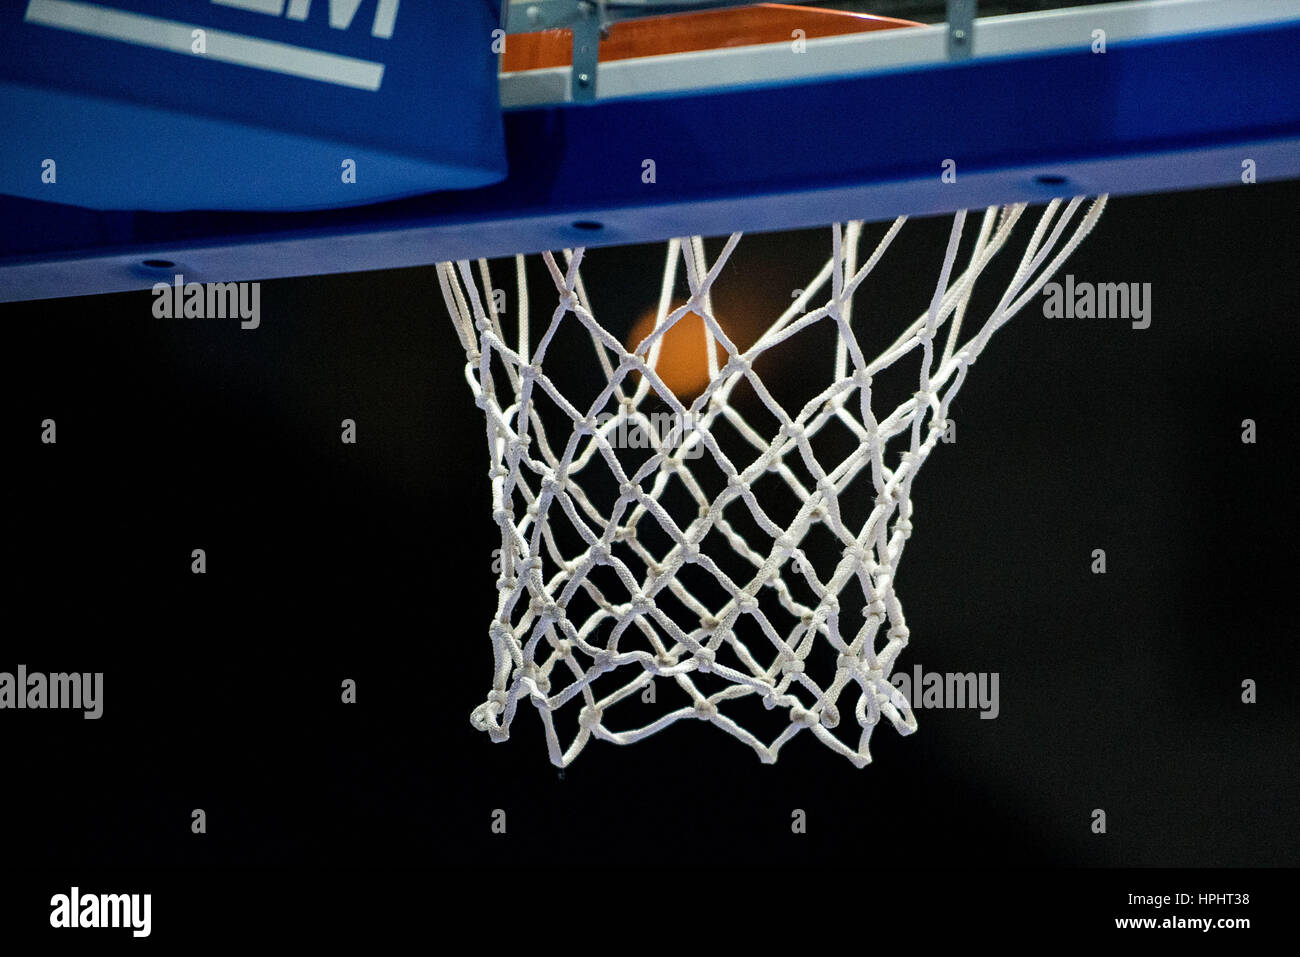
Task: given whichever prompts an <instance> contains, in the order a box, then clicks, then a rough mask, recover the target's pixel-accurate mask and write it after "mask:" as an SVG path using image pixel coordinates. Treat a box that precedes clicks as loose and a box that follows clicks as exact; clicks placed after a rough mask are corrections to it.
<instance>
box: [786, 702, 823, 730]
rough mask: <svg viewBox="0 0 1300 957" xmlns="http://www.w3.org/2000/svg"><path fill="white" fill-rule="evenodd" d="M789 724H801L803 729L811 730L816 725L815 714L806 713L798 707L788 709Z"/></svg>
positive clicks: (805, 710)
mask: <svg viewBox="0 0 1300 957" xmlns="http://www.w3.org/2000/svg"><path fill="white" fill-rule="evenodd" d="M790 723H791V724H802V725H803V726H804V727H805V728H811V727H813V726H814V725H816V724H817V712H815V711H808V710H807V709H805V708H801V707H799V705H795V706H794V707H793V708H791V709H790Z"/></svg>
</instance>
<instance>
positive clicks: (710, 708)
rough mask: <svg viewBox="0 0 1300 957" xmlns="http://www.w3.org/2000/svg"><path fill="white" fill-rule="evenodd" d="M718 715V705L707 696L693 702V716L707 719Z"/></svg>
mask: <svg viewBox="0 0 1300 957" xmlns="http://www.w3.org/2000/svg"><path fill="white" fill-rule="evenodd" d="M717 716H718V706H717V705H716V704H714V703H713V702H712V701H710V700H708V699H707V698H701V699H700V700H699V701H697V702H695V717H697V718H700V719H701V720H703V721H709V720H712V719H713V718H716V717H717Z"/></svg>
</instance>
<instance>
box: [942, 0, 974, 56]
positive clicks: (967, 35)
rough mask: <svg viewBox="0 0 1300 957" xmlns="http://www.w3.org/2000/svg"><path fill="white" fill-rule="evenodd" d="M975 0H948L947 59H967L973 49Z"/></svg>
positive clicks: (972, 52)
mask: <svg viewBox="0 0 1300 957" xmlns="http://www.w3.org/2000/svg"><path fill="white" fill-rule="evenodd" d="M975 2H976V0H948V59H949V60H969V59H970V58H971V56H972V55H973V54H974V51H975Z"/></svg>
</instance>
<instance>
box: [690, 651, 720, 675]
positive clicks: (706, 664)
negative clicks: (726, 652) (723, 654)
mask: <svg viewBox="0 0 1300 957" xmlns="http://www.w3.org/2000/svg"><path fill="white" fill-rule="evenodd" d="M694 659H695V667H696V670H698V671H702V672H704V673H705V674H706V675H707V674H708V673H709V672H711V671H712V670H713V666H714V664H715V663H716V662H717V660H718V656H717V655H716V654H714V653H713V651H711V650H710V649H708V648H701V649H700V650H699V651H697V652H695V655H694Z"/></svg>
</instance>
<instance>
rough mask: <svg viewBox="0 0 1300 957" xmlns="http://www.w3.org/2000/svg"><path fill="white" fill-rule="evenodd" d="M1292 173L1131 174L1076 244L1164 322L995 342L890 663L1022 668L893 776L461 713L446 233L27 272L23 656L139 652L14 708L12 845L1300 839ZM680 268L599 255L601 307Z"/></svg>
mask: <svg viewBox="0 0 1300 957" xmlns="http://www.w3.org/2000/svg"><path fill="white" fill-rule="evenodd" d="M1297 208H1300V183H1296V182H1289V183H1279V184H1260V185H1252V186H1240V187H1237V188H1235V189H1226V190H1216V191H1211V192H1202V193H1187V194H1181V195H1161V196H1150V197H1135V198H1119V199H1114V200H1112V203H1111V206H1110V208H1109V209H1108V210H1107V212H1106V213H1105V215H1104V216H1103V217H1102V219H1101V222H1100V225H1099V226H1098V228H1097V230H1096V231H1095V232H1094V233H1093V235H1092V236H1091V237H1090V238H1089V239H1088V240H1086V241H1085V243H1084V245H1083V247H1082V248H1081V249H1080V250H1079V251H1078V252H1077V253H1076V255H1075V256H1074V257H1073V259H1072V260H1070V262H1069V263H1068V264H1067V266H1066V267H1065V269H1064V271H1065V272H1071V273H1073V274H1074V275H1075V276H1076V277H1077V278H1078V279H1080V280H1089V281H1094V282H1149V283H1151V284H1152V289H1153V293H1152V295H1153V301H1154V308H1153V321H1152V324H1151V327H1150V328H1149V329H1147V330H1144V331H1137V330H1132V329H1130V328H1129V327H1128V324H1127V323H1126V322H1124V321H1122V320H1077V319H1076V320H1048V319H1045V318H1043V317H1042V315H1041V309H1040V307H1039V304H1038V303H1037V302H1035V303H1031V305H1030V306H1029V307H1027V308H1026V309H1025V311H1024V312H1022V313H1021V315H1020V316H1018V317H1017V318H1016V319H1015V320H1013V321H1012V323H1011V324H1010V325H1009V326H1008V327H1007V328H1006V329H1004V330H1002V331H1001V332H1000V333H999V334H998V335H997V336H996V337H994V339H993V341H992V343H991V345H990V346H989V348H988V350H987V351H986V353H985V355H984V356H983V358H981V360H980V361H979V362H978V363H977V365H976V366H975V367H973V368H972V371H971V375H970V377H969V379H968V381H967V383H966V385H965V386H964V387H963V390H962V392H961V393H960V395H959V397H958V399H957V401H956V404H955V405H954V409H953V417H954V419H955V420H956V421H957V423H958V441H957V443H956V444H955V445H951V446H948V445H941V446H939V447H938V449H937V450H936V452H935V454H934V455H933V456H932V457H931V459H930V460H929V462H928V464H927V465H926V468H925V469H924V470H923V471H922V473H921V476H920V478H919V479H918V481H917V485H916V491H915V495H914V500H915V503H916V516H915V526H916V531H915V533H914V534H913V536H912V539H911V541H910V542H909V545H908V549H907V556H906V560H905V561H904V562H903V565H902V570H901V574H900V579H899V588H900V594H901V596H902V598H903V602H904V607H905V608H906V610H907V613H908V624H909V627H910V629H911V634H912V642H911V645H910V647H909V648H908V650H907V651H906V652H905V654H904V656H903V658H902V659H901V662H900V667H902V668H904V669H906V670H908V671H909V672H910V670H911V668H912V666H913V665H914V664H916V663H920V664H921V665H923V666H924V668H925V670H926V671H962V672H965V671H996V672H998V673H999V674H1000V676H1001V687H1000V693H1001V715H1000V716H999V718H998V719H997V720H994V721H985V720H980V719H979V718H978V715H977V712H975V711H973V710H970V711H946V712H943V711H925V710H921V711H918V719H919V722H920V727H919V730H918V732H917V733H916V734H915V735H913V736H911V737H909V738H900V737H899V736H898V735H897V734H896V733H895V732H894V731H893V729H892V727H889V726H887V725H885V724H882V726H881V727H880V728H879V729H878V730H877V732H876V734H875V736H874V738H873V740H872V753H873V757H874V763H873V764H871V765H870V766H868V767H867V768H865V769H863V770H855V769H854V768H853V767H852V766H851V765H849V764H848V762H846V761H844V760H843V759H842V758H839V757H837V756H835V755H833V754H831V753H830V752H829V751H828V750H826V749H825V748H824V747H822V746H821V745H820V744H817V743H816V742H815V741H813V740H812V739H811V737H809V736H807V735H804V736H800V737H799V738H797V739H796V740H795V741H793V742H792V743H790V744H789V745H787V746H786V748H785V749H784V750H783V752H782V754H781V758H780V761H779V763H778V764H777V765H775V766H763V765H761V764H760V763H759V761H758V760H757V758H756V757H755V755H754V754H753V753H752V752H750V751H749V750H748V749H747V748H745V747H743V746H741V745H740V744H739V743H737V742H736V741H734V740H733V739H731V738H729V737H727V736H724V735H722V734H720V733H719V732H718V731H716V730H715V729H712V728H709V727H707V726H702V725H698V724H695V723H683V724H678V725H676V726H674V727H672V728H671V729H669V730H667V731H666V732H664V733H662V734H660V735H658V736H656V737H654V738H651V739H649V740H647V741H645V742H642V743H640V744H637V745H634V746H631V747H628V748H618V747H615V746H612V745H608V744H604V743H601V742H592V743H591V744H589V745H588V747H587V748H586V750H584V751H583V753H582V754H581V755H580V757H579V758H578V760H577V762H576V763H575V764H574V765H573V766H571V767H570V768H569V769H568V770H567V771H566V772H564V773H563V774H561V773H560V772H559V771H558V770H557V769H556V768H554V767H552V766H551V765H550V764H549V763H548V761H547V757H546V751H545V745H544V741H543V737H542V733H541V724H540V721H539V720H538V719H537V716H536V715H535V714H533V713H532V709H531V707H524V708H523V709H521V713H520V715H519V717H518V719H517V720H516V722H515V724H514V727H513V734H512V737H511V739H510V741H509V742H508V743H505V744H500V745H493V744H491V743H490V742H489V741H488V739H487V737H486V735H483V734H481V733H479V732H477V731H475V730H474V729H473V728H471V726H470V723H469V713H470V711H471V709H472V708H473V707H475V706H476V705H477V704H478V703H479V702H480V701H482V700H483V697H484V694H485V692H486V690H487V688H488V686H489V681H490V676H491V651H490V644H489V640H488V637H487V633H486V631H487V623H488V621H489V618H490V617H491V614H492V611H493V609H494V607H495V606H494V602H495V587H494V582H495V576H494V574H493V573H492V571H491V568H490V565H491V562H492V556H491V550H492V549H493V548H494V547H495V546H496V544H498V541H497V539H498V536H497V533H496V530H495V527H494V525H493V524H492V521H491V517H490V514H489V513H490V509H489V490H488V483H487V479H486V471H487V458H486V454H485V441H484V438H483V425H482V414H481V413H480V412H479V411H478V410H477V409H476V408H475V407H474V404H473V402H472V400H471V397H470V394H469V390H468V388H467V386H466V384H465V380H464V376H463V365H464V356H463V353H462V352H461V350H460V348H459V346H458V344H457V341H456V338H455V335H454V334H453V332H452V330H451V328H450V325H449V323H448V320H447V319H446V316H445V312H444V310H443V306H442V303H441V298H440V295H439V293H438V290H437V282H436V278H435V276H434V273H433V271H432V269H415V270H402V271H393V272H388V273H369V274H358V275H345V276H328V277H321V278H313V279H301V280H298V279H294V280H281V281H275V282H267V283H264V284H263V287H262V324H261V328H260V329H258V330H256V331H242V330H240V329H239V328H238V326H237V325H236V324H235V323H233V322H230V321H225V322H222V321H200V320H181V319H177V320H159V319H154V318H153V317H152V315H151V306H152V301H153V300H152V296H151V295H150V294H149V293H145V292H141V293H130V294H123V295H113V296H103V297H96V298H84V299H68V300H57V301H43V302H28V303H19V304H11V305H6V306H3V307H0V319H2V320H3V328H4V330H5V337H6V340H7V341H6V347H5V349H4V350H3V360H0V361H3V363H4V375H3V377H2V379H3V386H2V387H0V388H3V400H4V404H3V408H4V410H5V414H4V415H3V417H0V428H3V430H4V433H3V439H4V443H5V446H6V448H8V449H9V450H10V454H9V456H8V458H7V461H6V467H5V470H4V475H5V482H4V486H5V494H6V504H7V508H6V510H5V511H6V515H7V522H6V535H5V538H6V544H7V552H8V555H9V567H8V571H7V573H6V574H5V576H4V578H3V581H4V603H5V607H6V608H7V609H8V610H9V614H8V616H7V617H8V625H7V627H6V628H5V631H6V635H5V638H4V640H3V649H4V654H3V657H2V658H0V670H7V671H12V670H13V669H14V668H15V666H16V665H17V664H19V663H23V664H26V665H27V666H28V668H29V669H30V670H33V671H37V670H39V671H83V672H84V671H103V672H105V679H104V689H105V690H104V696H105V712H104V717H103V718H102V719H100V720H99V721H85V720H82V719H81V717H80V715H79V714H70V713H58V712H31V711H22V712H15V711H9V712H4V713H3V714H0V742H3V748H2V751H3V760H4V762H5V766H6V773H5V775H4V778H5V788H4V790H5V793H6V799H7V800H8V801H9V802H10V810H9V811H8V812H7V814H6V819H7V820H8V821H9V822H10V826H9V827H7V828H6V834H5V851H6V857H7V858H8V859H9V860H11V861H21V862H24V863H27V864H36V865H57V866H107V865H113V866H118V865H122V866H133V865H163V866H170V865H199V866H203V865H214V864H220V865H236V864H254V865H260V864H284V865H295V864H335V865H337V864H407V865H417V866H422V865H430V864H432V865H443V864H452V865H476V864H488V863H492V864H501V865H510V864H539V863H544V862H547V861H552V860H565V861H570V862H576V861H581V862H585V863H623V864H632V865H636V864H641V863H644V864H669V863H674V864H690V863H698V864H707V863H732V864H744V863H777V864H783V863H784V864H809V863H842V864H866V863H871V862H879V863H883V862H886V861H888V862H890V863H892V864H894V865H898V866H916V865H920V866H925V865H999V864H1065V865H1100V864H1108V865H1142V866H1146V865H1190V866H1211V865H1213V866H1243V865H1260V864H1263V865H1280V864H1289V865H1294V864H1295V863H1296V861H1297V834H1298V833H1300V831H1298V830H1297V824H1298V823H1300V813H1298V812H1297V805H1296V802H1295V800H1294V796H1295V794H1296V793H1297V785H1298V784H1300V780H1298V776H1297V772H1296V769H1295V763H1294V748H1295V743H1296V740H1297V732H1300V719H1298V717H1297V715H1298V712H1297V710H1296V693H1295V688H1296V682H1297V656H1296V650H1295V649H1296V639H1295V624H1294V616H1293V614H1292V611H1293V598H1294V594H1295V584H1294V572H1295V568H1296V564H1297V563H1296V558H1297V547H1296V544H1295V535H1294V529H1295V527H1296V518H1297V506H1296V498H1295V495H1294V487H1293V482H1294V474H1295V473H1294V467H1293V460H1294V454H1293V451H1294V449H1295V448H1296V445H1297V439H1298V438H1300V436H1297V426H1296V422H1297V412H1298V411H1300V410H1297V400H1296V381H1295V373H1294V371H1293V370H1294V356H1295V355H1296V350H1297V346H1298V345H1300V329H1298V328H1297V317H1298V316H1300V295H1298V294H1297V287H1296V283H1295V278H1294V270H1295V264H1296V262H1297V260H1298V258H1300V242H1297V239H1296V233H1295V230H1294V228H1293V224H1292V216H1291V213H1293V212H1294V210H1296V209H1297ZM913 227H915V228H913ZM972 228H973V224H972ZM946 229H947V226H946V223H945V222H944V221H933V222H919V223H914V224H909V226H908V228H907V229H906V230H905V234H906V236H907V239H906V240H905V241H900V246H899V249H898V250H897V252H898V255H897V256H894V255H893V254H892V253H891V258H889V259H887V260H886V262H885V263H884V264H882V266H881V277H882V278H881V282H882V283H883V284H884V285H883V287H882V288H883V291H881V292H880V293H878V295H879V296H881V297H883V300H884V302H886V303H887V304H888V306H889V307H893V306H895V305H897V306H898V307H899V308H900V309H902V310H903V311H904V312H906V311H907V310H908V309H910V308H911V304H912V300H911V299H909V298H908V296H909V293H907V292H906V291H904V290H903V289H902V287H901V286H900V287H899V288H898V289H897V290H895V288H894V286H893V285H891V284H897V283H902V282H903V281H904V280H906V281H907V282H910V283H913V284H914V289H913V291H912V293H910V294H915V295H919V296H920V297H921V300H922V302H923V301H924V298H925V296H926V295H927V293H928V287H927V284H928V283H931V282H933V278H934V276H935V275H937V271H938V266H939V261H940V259H941V255H942V250H943V239H944V237H945V236H946ZM752 242H753V246H754V251H753V253H752V254H751V255H749V256H748V258H746V257H743V256H741V255H739V254H738V257H737V260H736V264H735V265H734V266H733V267H729V268H730V269H731V270H732V273H734V275H731V278H730V279H726V277H725V276H724V280H725V281H727V282H730V283H731V284H732V286H733V287H736V288H739V287H745V288H746V289H748V290H749V294H750V295H751V296H752V297H753V301H754V302H759V303H769V302H770V303H771V304H773V305H774V306H775V305H778V304H780V305H784V303H785V302H788V301H789V299H788V296H789V292H788V290H789V289H790V288H791V282H790V281H788V279H787V276H786V273H785V272H783V270H789V271H790V272H791V274H795V273H797V267H799V266H800V264H801V262H803V261H805V260H806V261H807V262H813V260H814V259H816V257H819V256H823V257H824V255H825V254H826V250H824V249H823V248H822V247H823V246H825V245H827V243H828V239H827V237H826V236H825V234H822V233H815V234H794V235H786V236H780V237H758V238H754V239H753V240H752ZM745 248H746V247H745V243H742V249H745ZM801 257H802V259H801ZM637 262H642V263H645V264H647V265H645V266H644V267H642V266H637V265H636V263H637ZM659 266H660V258H659V253H658V252H653V253H651V252H647V251H644V250H622V251H600V252H598V253H593V254H592V261H591V267H592V279H591V282H592V299H593V302H595V303H597V304H598V305H599V303H601V302H605V303H607V304H609V308H610V314H611V316H612V318H611V320H610V321H611V324H613V325H615V326H617V324H618V323H619V322H630V320H631V317H633V316H634V314H635V312H636V311H637V310H639V309H641V308H643V307H644V305H645V293H644V291H643V289H653V287H654V285H655V278H654V276H653V272H654V270H657V269H658V268H659ZM597 275H599V276H601V277H602V278H601V279H599V280H598V279H596V278H595V277H596V276H597ZM886 277H893V278H886ZM900 277H901V278H900ZM764 282H766V283H767V285H764V284H763V283H764ZM650 295H651V296H652V295H653V293H651V294H650ZM537 308H543V307H542V306H540V305H539V306H538V307H537ZM545 308H549V306H547V307H545ZM620 310H621V311H620ZM624 314H625V316H624ZM620 316H624V318H619V317H620ZM814 358H815V357H814ZM824 361H825V362H826V363H827V368H825V369H818V368H814V367H805V366H803V365H797V366H795V367H793V368H790V369H787V370H785V371H783V372H781V373H780V374H779V375H778V376H777V378H791V377H798V376H804V375H809V376H814V375H829V362H830V358H829V355H827V356H825V357H824ZM47 417H50V418H54V419H56V420H57V421H58V444H57V445H55V446H52V447H51V446H45V445H42V444H41V443H40V442H39V439H38V436H39V423H40V421H41V420H42V419H44V418H47ZM345 417H350V418H354V419H356V420H357V423H358V429H359V443H358V444H357V445H356V446H345V445H343V444H341V443H340V442H339V438H338V434H339V422H340V420H341V419H343V418H345ZM1244 418H1252V419H1254V420H1255V421H1256V422H1257V423H1258V430H1259V441H1258V444H1256V445H1243V444H1242V442H1241V441H1240V433H1241V421H1242V419H1244ZM196 547H201V548H204V549H206V551H207V556H208V573H207V574H206V575H205V576H195V575H192V574H191V573H190V551H191V549H193V548H196ZM1094 548H1104V549H1106V552H1107V556H1108V564H1109V572H1108V574H1106V575H1105V576H1095V575H1093V574H1091V573H1090V571H1089V565H1090V561H1091V552H1092V550H1093V549H1094ZM345 678H353V679H355V680H356V681H357V682H358V685H359V701H358V703H357V704H356V705H355V706H345V705H343V704H341V703H340V701H339V690H340V682H341V681H342V680H343V679H345ZM1245 678H1252V679H1254V680H1256V681H1257V682H1258V684H1259V703H1258V704H1255V705H1250V706H1247V705H1243V704H1242V703H1241V702H1240V695H1241V687H1240V686H1241V682H1242V680H1243V679H1245ZM632 706H633V707H635V699H634V703H633V705H632ZM1098 807H1100V808H1104V809H1105V810H1106V812H1107V815H1108V833H1107V834H1106V835H1104V836H1098V835H1094V834H1093V833H1091V831H1090V829H1089V825H1090V821H1091V818H1090V815H1091V811H1092V809H1093V808H1098ZM193 808H203V809H205V810H206V811H207V814H208V833H207V834H206V835H202V836H195V835H192V834H191V833H190V812H191V810H192V809H193ZM495 808H503V809H505V810H506V811H507V813H508V822H509V830H508V833H507V835H505V836H504V837H503V836H498V835H493V834H492V833H491V832H490V829H489V825H490V816H491V812H492V811H493V809H495ZM794 808H802V809H804V810H806V811H807V813H808V817H809V828H808V833H807V834H806V835H798V836H796V835H792V834H791V832H790V813H791V810H792V809H794Z"/></svg>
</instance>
